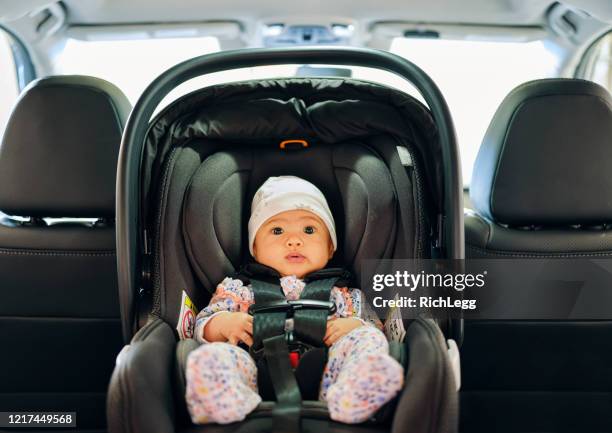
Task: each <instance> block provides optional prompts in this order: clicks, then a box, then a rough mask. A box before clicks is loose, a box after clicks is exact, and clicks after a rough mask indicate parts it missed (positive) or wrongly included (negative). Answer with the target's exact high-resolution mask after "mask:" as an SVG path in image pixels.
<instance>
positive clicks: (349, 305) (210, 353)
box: [186, 276, 404, 424]
mask: <svg viewBox="0 0 612 433" xmlns="http://www.w3.org/2000/svg"><path fill="white" fill-rule="evenodd" d="M280 285H281V288H282V290H283V293H284V294H285V297H286V298H287V300H298V299H299V298H300V294H301V293H302V290H303V289H304V287H305V283H304V282H303V281H302V280H300V279H298V278H296V277H295V276H288V277H283V278H281V279H280ZM330 301H332V302H334V303H335V304H336V312H335V314H334V315H333V316H330V317H329V319H328V320H333V319H335V318H339V317H354V318H357V319H360V320H361V321H362V322H363V323H364V324H365V325H366V326H361V327H358V328H355V329H353V330H352V331H351V332H349V333H348V334H346V335H345V336H343V337H342V338H340V339H338V340H337V341H336V342H335V343H334V344H332V346H331V347H330V348H329V354H328V360H327V364H326V366H325V370H324V372H323V377H322V379H321V386H320V391H319V400H322V401H327V405H328V408H329V412H330V417H331V418H332V419H333V420H336V421H341V422H345V423H359V422H363V421H365V420H367V419H368V418H370V417H371V416H372V415H374V413H375V412H376V411H377V410H378V409H379V408H380V407H382V406H383V405H384V404H385V403H386V402H387V401H389V400H391V399H392V398H393V397H394V396H395V395H396V394H397V392H398V391H399V390H400V389H401V388H402V385H403V380H404V373H403V368H402V366H401V365H400V364H399V363H398V362H397V361H395V360H394V359H393V358H392V357H391V356H389V345H388V342H387V339H386V338H385V336H384V334H383V333H382V331H381V329H382V324H381V322H380V320H379V319H378V318H377V317H376V315H375V313H374V312H373V311H372V310H371V309H370V308H369V305H368V304H367V302H366V301H365V299H364V297H363V292H362V291H361V290H358V289H352V290H349V289H348V288H346V287H333V288H332V290H331V293H330ZM253 303H254V295H253V290H252V289H251V286H250V285H246V286H245V285H244V284H243V283H242V281H241V280H239V279H232V278H229V277H228V278H225V279H224V280H223V281H222V282H221V283H220V284H219V285H218V286H217V289H216V291H215V294H214V295H213V298H212V299H211V301H210V303H209V304H208V306H207V307H206V308H204V309H203V310H202V311H200V313H199V314H198V316H197V318H196V327H195V336H196V339H197V340H198V341H199V342H200V343H203V344H202V345H201V346H200V347H199V348H198V349H196V350H194V351H193V352H192V353H191V354H190V355H189V357H188V359H187V370H186V379H187V391H186V399H187V407H188V409H189V413H190V415H191V419H192V421H193V422H194V423H196V424H205V423H211V422H216V423H220V424H227V423H230V422H234V421H241V420H243V419H244V418H245V417H246V415H248V414H249V413H250V412H251V411H252V410H253V409H255V407H256V406H257V405H258V404H259V403H260V402H261V397H260V396H259V394H258V392H257V368H256V366H255V362H254V361H253V359H252V358H251V356H250V355H249V353H248V352H246V351H245V350H243V349H241V348H240V347H237V346H234V345H231V344H229V343H218V342H216V343H210V342H207V341H206V340H205V339H204V327H205V326H206V324H207V323H208V321H209V320H210V319H212V318H213V317H215V316H216V315H217V314H224V313H225V312H244V313H246V312H248V309H249V306H250V305H251V304H253ZM292 326H293V323H292V321H291V320H287V323H286V324H285V328H286V329H291V328H292Z"/></svg>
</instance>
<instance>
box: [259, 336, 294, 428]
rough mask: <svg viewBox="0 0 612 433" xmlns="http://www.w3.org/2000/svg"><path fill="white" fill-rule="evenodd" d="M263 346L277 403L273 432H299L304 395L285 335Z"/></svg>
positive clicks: (270, 338) (267, 340) (264, 342)
mask: <svg viewBox="0 0 612 433" xmlns="http://www.w3.org/2000/svg"><path fill="white" fill-rule="evenodd" d="M263 346H264V356H265V357H266V360H267V363H268V370H269V372H270V380H271V381H272V387H273V388H274V394H275V395H276V401H277V403H276V406H275V407H274V410H273V411H272V417H273V423H274V428H273V429H272V430H273V431H275V432H279V433H296V432H299V431H300V409H301V407H302V395H301V394H300V388H299V386H298V383H297V380H296V379H295V375H294V374H293V370H292V369H291V364H290V362H289V348H288V347H287V340H286V338H285V334H281V335H277V336H275V337H269V338H266V339H265V340H264V341H263Z"/></svg>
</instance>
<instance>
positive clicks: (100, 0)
mask: <svg viewBox="0 0 612 433" xmlns="http://www.w3.org/2000/svg"><path fill="white" fill-rule="evenodd" d="M0 68H2V73H1V74H0V137H1V141H0V344H1V346H2V347H3V356H2V357H1V358H0V431H5V430H6V431H41V430H42V427H51V426H50V425H44V421H40V422H39V423H38V424H36V423H34V424H32V423H31V418H30V423H29V424H28V423H26V422H25V421H24V420H25V419H27V415H26V418H19V417H18V418H15V417H16V416H18V415H17V414H37V413H45V414H73V418H70V422H69V424H65V425H61V424H56V425H53V426H52V427H53V429H52V430H53V431H79V432H126V433H127V432H147V433H148V432H175V431H176V432H196V431H197V432H211V433H212V432H229V431H239V432H255V431H262V432H263V431H266V432H268V431H270V432H271V431H279V432H298V431H303V432H314V431H325V430H327V431H330V432H354V433H359V432H363V433H366V432H368V433H370V432H372V433H373V432H387V431H391V432H394V433H400V432H405V431H414V432H440V433H447V432H448V433H452V432H462V433H480V432H490V431H494V432H507V433H519V432H559V433H565V432H611V431H612V416H611V414H612V370H611V367H610V366H612V349H611V347H610V344H609V341H611V340H612V315H610V316H609V317H610V319H609V320H606V316H605V315H604V316H602V317H598V318H593V319H589V320H585V319H580V318H571V317H570V318H566V319H563V320H561V319H557V318H555V319H541V320H539V319H529V320H526V319H522V320H517V319H508V318H499V319H492V318H486V319H470V318H469V317H468V318H464V317H462V316H457V315H456V314H453V313H452V312H451V311H450V309H447V310H442V312H441V313H440V311H438V312H437V313H436V314H434V315H433V316H430V315H425V316H422V317H417V318H414V319H406V318H403V320H399V324H400V325H399V326H400V328H401V329H402V330H403V334H402V335H401V337H399V338H398V339H397V340H396V341H389V353H390V355H391V356H392V357H393V358H395V359H396V360H397V361H398V362H399V363H400V364H401V365H402V366H403V368H404V371H405V377H404V378H403V381H404V386H403V388H402V390H401V391H400V393H399V394H398V395H397V396H396V397H395V398H394V399H392V400H391V401H389V402H387V403H386V404H385V405H384V406H382V408H381V409H380V410H378V412H376V414H375V415H374V416H373V417H371V418H370V419H368V420H367V421H366V422H363V423H359V424H343V423H340V422H336V421H332V420H331V419H330V414H329V411H328V409H327V405H326V404H325V403H324V402H321V401H318V400H317V395H318V387H319V381H320V376H321V372H322V368H323V365H324V362H325V358H324V356H326V355H324V352H325V351H323V350H321V348H320V347H317V345H316V344H313V345H312V346H313V347H312V348H311V349H310V350H309V351H307V352H305V353H303V354H301V360H300V361H299V364H297V367H296V366H295V365H294V366H293V368H291V369H290V367H288V365H289V364H288V363H287V353H286V352H282V353H281V355H278V354H272V353H270V354H268V352H266V357H268V356H269V358H267V361H266V362H267V364H266V363H262V364H261V365H260V364H258V368H259V376H258V381H259V391H260V395H261V396H262V399H263V401H262V402H261V403H260V404H259V406H257V408H256V409H255V410H254V411H253V412H252V413H251V414H250V415H248V416H247V418H246V419H245V420H244V421H242V422H236V423H231V424H227V425H221V424H202V425H198V424H194V423H193V422H192V421H191V419H190V417H189V413H188V408H187V405H186V402H185V392H186V365H187V359H188V357H189V356H190V354H191V353H193V351H194V350H196V349H197V347H198V343H197V342H196V341H195V340H194V339H193V338H189V337H190V335H189V332H190V330H191V329H192V327H193V323H192V322H189V321H188V320H187V319H186V317H187V316H185V305H194V306H195V307H194V308H195V310H190V311H191V312H193V311H195V312H196V313H197V309H198V308H199V309H202V308H204V307H205V306H206V305H207V304H208V302H209V301H210V300H211V298H212V297H213V296H214V295H215V287H216V284H218V282H219V281H221V280H222V279H223V277H224V276H227V275H232V274H236V273H237V272H238V271H239V270H240V269H241V268H243V266H244V265H245V264H246V263H248V262H249V260H250V255H249V253H248V252H249V249H248V233H247V231H246V226H247V224H246V223H247V221H248V218H249V213H250V203H251V201H252V199H253V196H254V195H255V192H256V190H257V189H258V187H259V186H260V185H261V184H262V182H264V181H265V180H266V179H267V178H268V177H270V176H280V175H294V176H299V177H302V178H304V179H306V180H308V181H311V182H313V183H314V184H316V185H317V186H318V187H319V188H320V189H321V190H322V191H323V193H324V195H325V196H326V197H327V198H328V201H329V204H330V207H331V211H332V212H333V214H334V216H335V221H336V228H337V231H338V239H339V243H338V250H337V252H336V254H335V255H334V257H333V259H332V261H331V263H330V264H331V265H333V266H338V267H343V268H345V269H347V270H348V271H350V272H351V274H352V275H353V277H354V282H356V283H357V284H358V282H362V281H368V278H370V275H369V274H368V272H367V271H366V268H365V267H364V263H366V262H368V261H372V260H377V261H393V260H395V261H398V260H430V259H434V260H436V259H439V260H447V261H454V262H455V263H465V261H469V260H490V259H495V260H524V259H533V260H544V259H564V260H579V259H592V260H606V259H607V258H609V257H610V256H611V255H612V234H611V231H610V230H611V227H610V221H611V220H612V200H610V199H608V198H607V197H608V195H607V193H606V191H607V189H606V188H610V193H611V195H612V176H610V174H609V173H610V167H612V147H611V146H610V142H611V139H612V95H611V94H610V92H611V91H612V3H610V2H609V1H607V0H564V1H552V0H533V1H529V2H521V1H518V0H467V1H462V2H455V1H452V0H434V1H431V0H430V1H423V0H408V1H403V2H402V1H398V0H391V1H388V2H385V3H384V4H381V3H380V2H371V1H367V2H347V1H344V0H339V1H335V2H315V3H287V2H280V1H278V0H265V1H261V2H257V3H253V2H246V1H243V0H238V1H233V2H222V1H218V0H206V1H204V2H196V1H193V0H187V1H183V2H180V3H178V4H177V3H172V2H167V1H163V0H154V1H142V0H129V1H118V0H96V1H86V2H82V1H77V0H61V1H55V0H27V1H21V2H9V1H2V2H0ZM527 302H529V301H527ZM534 302H535V301H534ZM600 302H601V303H605V302H606V301H605V300H601V301H600ZM304 305H306V306H304ZM304 305H301V306H300V307H299V308H305V309H308V308H314V307H312V306H311V307H309V306H308V303H307V302H306V304H304ZM291 308H298V307H291ZM603 309H604V310H605V307H604V308H603ZM293 311H294V310H293V309H292V310H291V314H294V312H293ZM295 311H297V309H296V310H295ZM284 314H289V313H284ZM298 316H299V314H298V315H296V317H298ZM255 317H256V315H255ZM260 317H263V315H262V316H260ZM288 317H289V316H288ZM262 320H263V319H262ZM283 320H284V319H283ZM260 323H261V322H260ZM284 332H285V331H284V330H282V333H283V338H284V335H285V334H284ZM191 337H192V336H191ZM305 338H308V336H305ZM262 350H263V349H262ZM266 350H267V349H266ZM284 350H285V351H286V348H285V349H284ZM277 355H278V357H277V358H274V356H277ZM283 357H284V358H283ZM281 358H283V359H282V361H283V362H277V361H279V359H281ZM287 374H289V376H291V379H287ZM279 377H281V378H283V379H282V380H281V379H279ZM292 393H293V394H292ZM296 393H297V395H298V396H299V397H298V398H297V399H296V398H295V395H296ZM19 416H21V415H19ZM15 419H17V420H18V421H17V422H15ZM62 419H65V418H62ZM70 423H72V424H70Z"/></svg>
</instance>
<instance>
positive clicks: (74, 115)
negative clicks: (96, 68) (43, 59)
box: [0, 76, 131, 217]
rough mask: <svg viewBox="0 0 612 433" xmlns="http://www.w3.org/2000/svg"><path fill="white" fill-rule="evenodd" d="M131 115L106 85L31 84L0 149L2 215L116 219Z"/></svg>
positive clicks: (66, 80)
mask: <svg viewBox="0 0 612 433" xmlns="http://www.w3.org/2000/svg"><path fill="white" fill-rule="evenodd" d="M130 110H131V106H130V103H129V102H128V100H127V98H126V97H125V95H124V94H123V93H122V92H121V91H120V90H119V89H118V88H117V87H115V86H114V85H112V84H111V83H108V82H106V81H104V80H101V79H98V78H93V77H85V76H57V77H48V78H43V79H40V80H37V81H35V82H33V83H32V84H30V85H29V86H28V87H27V88H26V89H25V90H24V91H23V93H22V95H21V97H20V98H19V100H18V101H17V105H16V106H15V108H14V110H13V112H12V113H11V116H10V118H9V121H8V123H7V126H6V130H5V133H4V136H3V138H2V145H1V147H0V210H2V211H3V212H5V213H8V214H11V215H20V216H37V217H112V216H114V210H115V179H116V166H117V157H118V154H119V146H120V143H121V133H122V130H123V126H124V125H125V122H126V119H127V116H128V114H129V112H130Z"/></svg>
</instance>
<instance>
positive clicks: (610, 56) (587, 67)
mask: <svg viewBox="0 0 612 433" xmlns="http://www.w3.org/2000/svg"><path fill="white" fill-rule="evenodd" d="M611 62H612V33H608V34H606V35H604V36H602V37H601V38H599V40H598V41H597V42H595V43H594V44H593V45H591V47H590V48H589V49H588V50H587V51H586V53H585V55H584V57H583V59H582V62H581V64H580V66H579V67H578V73H577V76H579V77H581V78H585V79H587V80H591V81H594V82H596V83H597V84H600V85H602V86H603V87H605V88H606V89H608V90H612V63H611Z"/></svg>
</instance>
